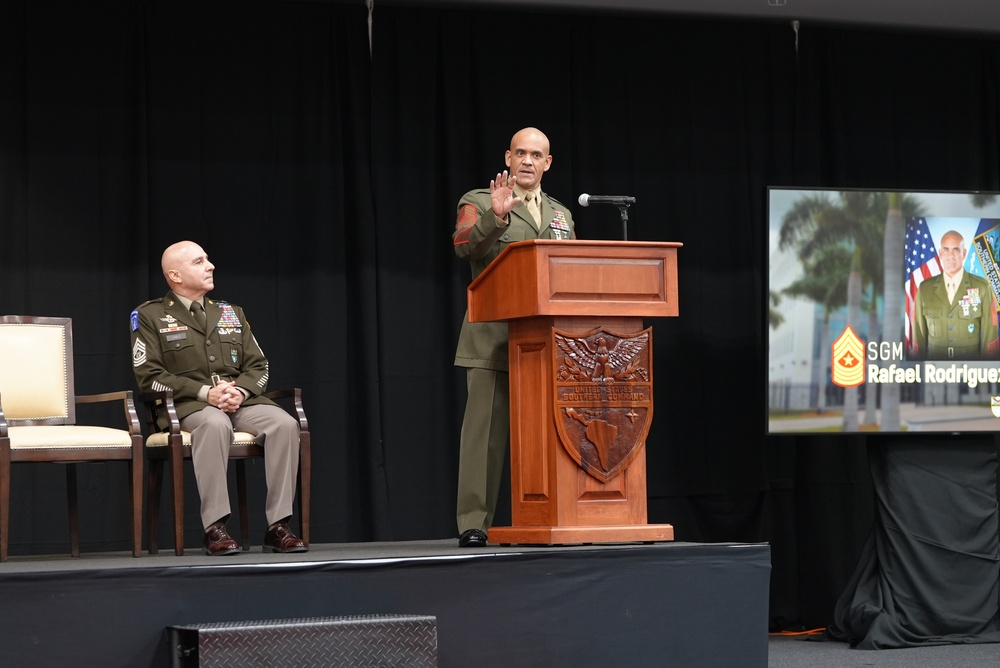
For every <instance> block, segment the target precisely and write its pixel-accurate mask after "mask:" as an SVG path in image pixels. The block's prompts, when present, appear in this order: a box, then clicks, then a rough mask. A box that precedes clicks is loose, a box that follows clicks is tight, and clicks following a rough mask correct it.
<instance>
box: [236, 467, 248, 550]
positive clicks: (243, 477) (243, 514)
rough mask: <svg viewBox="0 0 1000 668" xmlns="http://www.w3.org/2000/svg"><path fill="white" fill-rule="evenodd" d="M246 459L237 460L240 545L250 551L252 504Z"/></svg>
mask: <svg viewBox="0 0 1000 668" xmlns="http://www.w3.org/2000/svg"><path fill="white" fill-rule="evenodd" d="M246 464H247V463H246V460H245V459H237V460H236V498H237V499H238V500H239V504H240V545H242V546H243V551H244V552H246V551H248V550H249V549H250V504H249V503H248V502H247V467H246Z"/></svg>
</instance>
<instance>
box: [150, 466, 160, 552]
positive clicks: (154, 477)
mask: <svg viewBox="0 0 1000 668" xmlns="http://www.w3.org/2000/svg"><path fill="white" fill-rule="evenodd" d="M147 465H148V466H149V470H148V471H147V473H146V551H147V552H149V553H150V554H156V553H157V552H159V549H160V547H159V535H160V495H161V494H162V493H163V460H162V459H150V460H149V461H148V462H147Z"/></svg>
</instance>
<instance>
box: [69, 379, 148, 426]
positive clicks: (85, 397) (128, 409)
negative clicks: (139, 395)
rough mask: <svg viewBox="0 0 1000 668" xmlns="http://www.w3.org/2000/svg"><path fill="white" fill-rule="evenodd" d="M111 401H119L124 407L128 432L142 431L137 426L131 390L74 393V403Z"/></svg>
mask: <svg viewBox="0 0 1000 668" xmlns="http://www.w3.org/2000/svg"><path fill="white" fill-rule="evenodd" d="M111 401H121V402H122V405H123V407H124V408H125V422H126V423H127V424H128V433H130V434H132V435H133V436H134V435H136V434H141V433H142V428H141V427H140V426H139V414H138V413H137V412H136V410H135V399H134V398H133V394H132V390H122V391H120V392H103V393H101V394H78V395H76V405H77V406H79V405H80V404H100V403H107V402H111Z"/></svg>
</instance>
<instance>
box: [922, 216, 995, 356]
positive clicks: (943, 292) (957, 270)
mask: <svg viewBox="0 0 1000 668" xmlns="http://www.w3.org/2000/svg"><path fill="white" fill-rule="evenodd" d="M967 254H968V250H967V249H966V248H965V240H964V239H963V238H962V235H961V234H959V233H958V232H956V231H954V230H951V231H948V232H945V233H944V235H942V237H941V244H940V245H939V246H938V257H939V258H940V259H941V266H942V268H943V270H944V272H943V273H941V274H938V275H937V276H932V277H931V278H928V279H926V280H925V281H923V282H922V283H921V284H920V287H919V288H918V289H917V299H916V307H915V314H914V318H913V342H914V346H915V348H916V354H917V356H918V357H919V358H920V359H928V360H981V359H996V358H997V357H1000V345H998V342H997V308H996V301H995V299H994V298H993V292H992V291H991V290H990V286H989V283H987V282H986V280H985V279H984V278H981V277H979V276H975V275H973V274H970V273H969V272H967V271H965V270H964V269H963V268H962V265H963V263H964V262H965V256H966V255H967Z"/></svg>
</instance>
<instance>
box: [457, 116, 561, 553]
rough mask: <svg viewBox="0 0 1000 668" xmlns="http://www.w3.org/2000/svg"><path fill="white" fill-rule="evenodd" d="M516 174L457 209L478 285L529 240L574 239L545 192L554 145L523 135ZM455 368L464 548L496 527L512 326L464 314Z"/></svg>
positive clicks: (534, 133) (464, 253)
mask: <svg viewBox="0 0 1000 668" xmlns="http://www.w3.org/2000/svg"><path fill="white" fill-rule="evenodd" d="M504 159H505V162H506V165H507V167H508V168H509V169H510V172H509V173H508V172H507V171H506V170H504V172H503V173H502V174H497V175H496V178H494V179H493V180H492V181H490V187H489V188H482V189H479V190H472V191H470V192H467V193H466V194H465V195H464V196H463V197H462V199H461V200H460V201H459V203H458V221H457V223H456V225H455V232H454V233H453V235H452V240H453V242H454V245H455V253H456V254H457V255H458V257H460V258H462V259H463V260H468V261H469V262H470V263H471V266H472V278H473V279H475V278H476V276H478V275H479V274H480V273H481V272H482V271H483V269H485V268H486V265H488V264H489V263H490V262H492V261H493V260H494V259H495V258H496V256H497V255H499V254H500V251H502V250H503V249H504V248H506V247H507V245H508V244H510V243H513V242H515V241H523V240H525V239H575V238H576V234H575V233H574V231H573V217H572V215H571V214H570V211H569V208H568V207H567V206H566V205H564V204H562V203H561V202H559V201H558V200H556V199H555V198H553V197H551V196H549V195H548V194H546V193H544V192H542V189H541V182H542V176H543V175H544V174H545V172H547V171H548V170H549V167H550V166H551V165H552V155H551V154H550V153H549V140H548V138H547V137H546V136H545V135H544V134H543V133H542V132H541V131H539V130H537V129H535V128H525V129H523V130H521V131H519V132H518V133H517V134H515V135H514V137H513V138H512V139H511V142H510V150H508V151H507V152H506V154H505V158H504ZM455 365H456V366H460V367H465V368H466V385H467V388H468V401H467V403H466V406H465V419H464V421H463V423H462V436H461V446H460V451H459V464H458V466H459V469H458V503H457V519H458V532H459V539H458V544H459V545H460V546H462V547H480V546H484V545H486V531H487V529H489V527H490V525H491V524H492V523H493V514H494V512H495V511H496V504H497V497H498V495H499V492H500V483H501V474H502V472H503V465H504V460H505V459H506V456H507V448H508V443H509V437H510V408H509V401H510V396H509V394H510V388H509V379H508V375H507V323H505V322H477V323H470V322H469V314H468V312H466V314H465V320H464V322H463V323H462V332H461V335H460V336H459V341H458V350H457V352H456V354H455Z"/></svg>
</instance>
